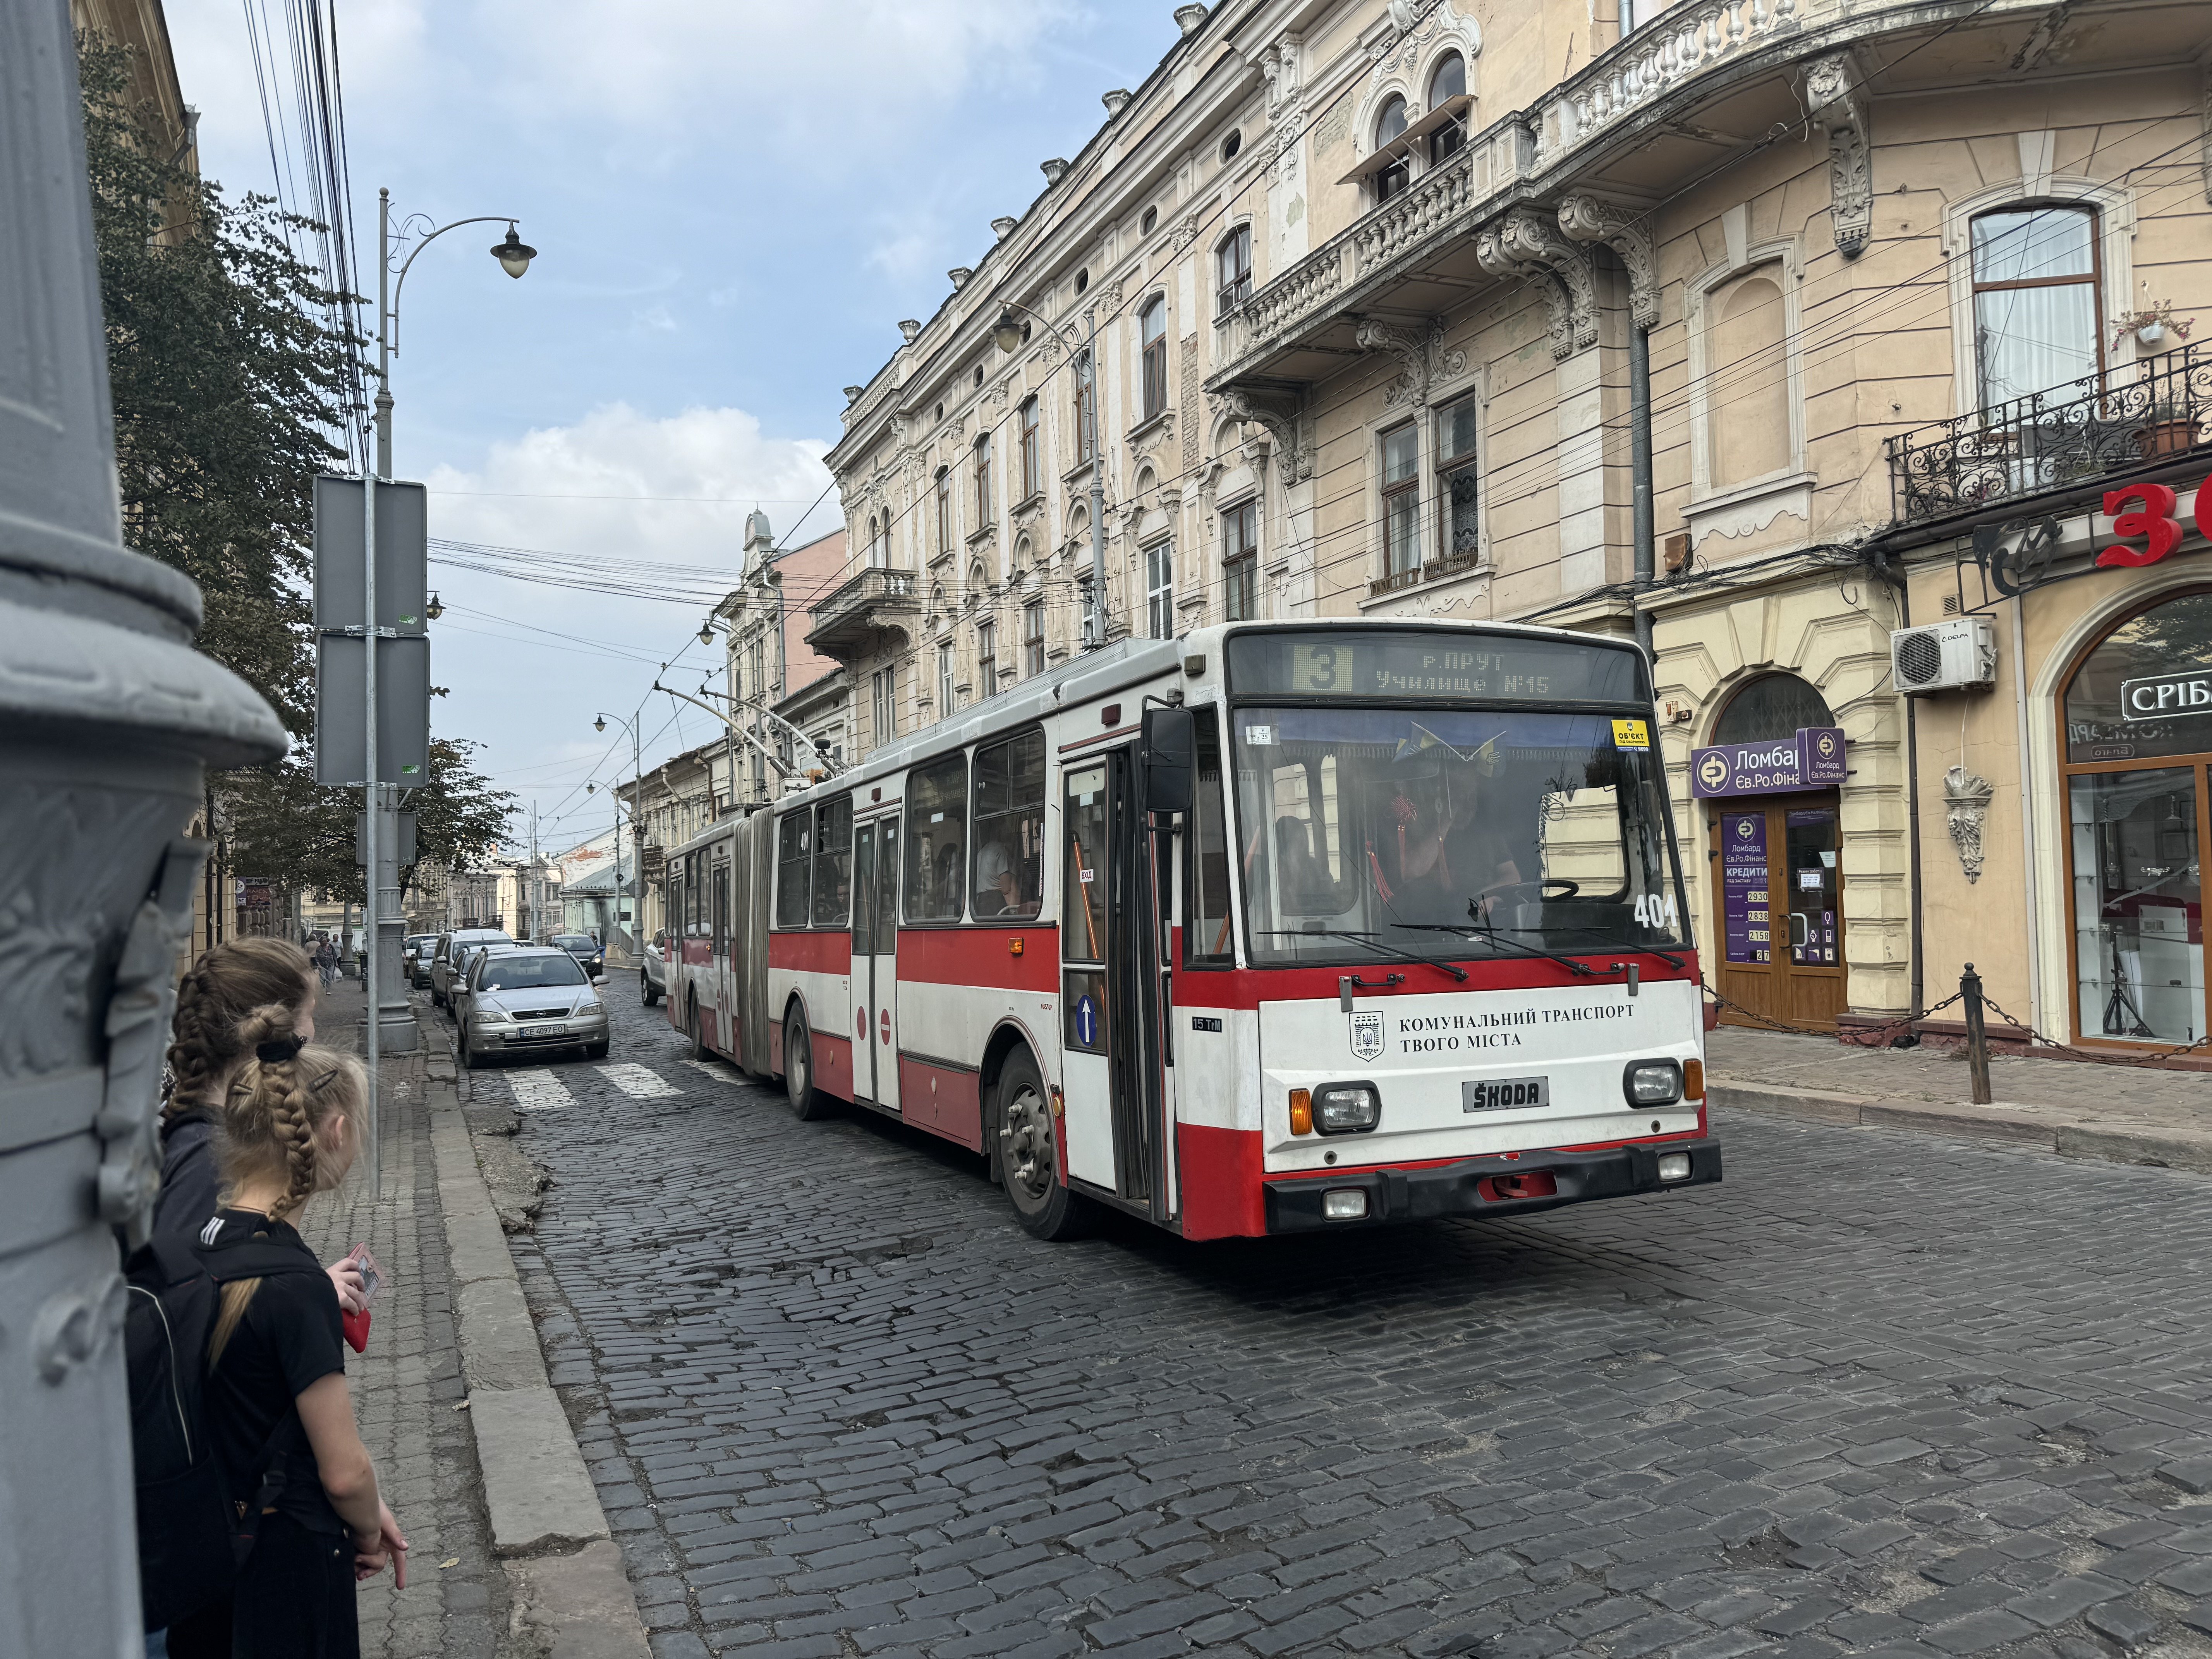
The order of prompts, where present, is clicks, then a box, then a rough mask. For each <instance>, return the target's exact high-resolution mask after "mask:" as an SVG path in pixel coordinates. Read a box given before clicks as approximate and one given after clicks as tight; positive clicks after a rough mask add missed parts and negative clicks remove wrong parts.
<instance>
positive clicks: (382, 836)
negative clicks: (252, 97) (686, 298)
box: [361, 190, 538, 1193]
mask: <svg viewBox="0 0 2212 1659" xmlns="http://www.w3.org/2000/svg"><path fill="white" fill-rule="evenodd" d="M491 222H501V223H504V224H505V225H506V226H507V238H506V240H504V241H502V242H501V243H499V244H498V245H496V246H494V247H493V248H492V250H491V253H492V257H493V258H495V259H497V260H498V261H499V264H500V269H501V270H504V271H506V272H507V275H508V276H516V277H519V276H521V275H522V274H523V272H525V271H526V270H529V269H530V262H531V260H532V259H533V258H536V257H537V254H538V250H537V249H535V248H533V247H529V246H525V245H524V243H523V240H522V239H521V237H520V235H518V234H516V232H515V220H514V217H513V215H511V214H500V215H497V216H495V218H494V217H491V216H486V217H478V218H471V219H456V220H454V221H453V222H452V223H451V224H446V225H440V226H438V227H437V228H435V229H431V230H428V232H427V233H426V234H424V235H423V236H422V240H419V241H417V242H416V244H415V246H414V247H413V248H412V249H411V250H410V251H409V252H408V255H407V258H406V259H405V260H404V262H402V263H401V264H400V265H399V268H398V280H397V281H396V282H395V281H394V280H393V274H394V273H393V270H392V192H391V191H389V190H380V191H377V192H376V471H375V476H374V478H368V479H364V480H362V491H361V500H362V548H363V549H364V550H365V556H364V557H363V558H362V569H363V571H364V572H365V573H366V574H365V580H366V582H367V587H368V592H367V598H368V607H367V609H366V610H365V611H364V612H363V613H362V620H363V621H364V622H365V623H367V625H368V640H367V641H365V643H366V645H367V647H368V648H367V650H366V651H365V652H364V653H362V654H363V657H364V659H365V660H366V662H367V665H368V666H367V668H366V669H365V670H364V674H365V678H366V682H367V684H366V685H365V687H364V690H365V692H366V699H365V706H366V708H367V710H368V713H367V715H366V717H365V720H364V725H365V726H366V727H367V732H366V737H367V743H368V747H367V754H368V773H369V781H368V785H367V787H366V789H365V790H364V799H363V801H362V806H363V807H364V809H365V811H364V812H363V818H364V827H363V834H362V839H363V841H364V842H365V843H366V844H365V845H364V846H363V847H362V854H363V862H364V863H365V865H366V866H367V870H366V872H365V873H366V874H367V876H368V883H367V886H368V915H367V916H366V917H365V918H364V920H365V921H366V923H367V932H368V939H367V941H366V942H367V945H368V956H367V959H366V961H365V963H363V969H364V971H363V975H362V981H363V982H362V991H363V992H364V994H365V995H366V998H367V1000H368V1018H366V1019H365V1020H364V1021H363V1022H362V1024H363V1028H364V1029H363V1031H362V1036H363V1048H364V1050H365V1053H364V1054H363V1058H364V1060H366V1061H367V1069H368V1099H369V1127H368V1134H367V1135H366V1136H365V1139H367V1141H368V1182H369V1190H370V1191H371V1192H372V1193H374V1192H377V1191H380V1189H381V1159H380V1149H379V1147H378V1145H377V1142H378V1139H379V1137H378V1135H377V1133H376V1117H377V1106H378V1102H379V1100H380V1096H379V1094H378V1087H377V1070H378V1060H379V1059H380V1056H381V1054H382V1052H383V1048H384V1045H385V1043H386V1041H387V1040H388V1041H390V1042H391V1043H392V1049H393V1052H395V1053H400V1054H404V1053H408V1052H410V1051H411V1050H412V1049H413V1048H414V1047H415V1023H414V1021H413V1020H412V1019H411V1018H409V1016H408V1012H407V994H406V993H405V991H404V990H403V989H402V988H401V987H400V984H399V979H398V966H399V952H398V950H397V949H396V948H393V947H395V946H397V945H398V943H399V941H400V939H402V938H403V937H404V934H405V933H406V928H407V924H406V921H405V919H404V917H402V916H401V915H399V906H398V899H399V866H398V850H399V834H398V830H399V823H398V814H399V791H398V786H397V785H394V784H387V783H385V782H382V781H380V780H379V778H378V777H377V774H378V773H379V772H380V771H381V770H382V767H381V766H380V764H379V760H380V757H379V755H378V753H377V738H376V714H377V710H376V655H377V638H378V628H377V609H376V486H377V484H378V483H381V482H384V481H386V480H388V479H389V478H390V477H392V358H393V356H396V355H397V354H398V349H399V298H400V295H401V294H402V293H403V292H404V290H405V289H406V286H407V273H408V272H409V271H410V270H412V269H413V268H414V265H415V261H416V259H417V258H421V257H422V250H423V249H424V248H426V247H428V246H430V244H431V243H433V242H435V241H436V240H438V238H439V237H441V236H443V235H444V234H446V233H447V231H449V230H457V229H459V228H460V227H461V226H463V225H474V224H486V223H491ZM425 223H426V224H427V223H428V221H427V220H426V221H425ZM406 224H407V221H402V228H403V229H404V228H405V226H406ZM444 609H445V607H444V606H442V605H440V606H437V607H436V609H435V611H428V608H427V607H426V611H428V614H431V615H438V614H442V613H443V611H444ZM387 907H388V908H387Z"/></svg>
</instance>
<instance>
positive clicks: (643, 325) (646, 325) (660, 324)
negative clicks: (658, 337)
mask: <svg viewBox="0 0 2212 1659" xmlns="http://www.w3.org/2000/svg"><path fill="white" fill-rule="evenodd" d="M630 325H631V326H632V327H634V328H635V329H637V330H638V331H641V332H642V333H646V334H673V333H675V332H676V319H675V317H674V316H673V315H671V313H670V312H669V309H668V307H666V306H647V307H646V308H645V309H644V310H643V311H638V312H633V313H630Z"/></svg>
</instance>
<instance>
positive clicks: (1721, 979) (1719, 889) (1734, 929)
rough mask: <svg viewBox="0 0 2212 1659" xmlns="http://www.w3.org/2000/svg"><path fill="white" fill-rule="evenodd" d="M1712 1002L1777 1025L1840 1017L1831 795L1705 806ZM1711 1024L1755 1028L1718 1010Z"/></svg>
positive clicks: (1838, 898)
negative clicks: (1716, 997)
mask: <svg viewBox="0 0 2212 1659" xmlns="http://www.w3.org/2000/svg"><path fill="white" fill-rule="evenodd" d="M1707 809H1708V810H1707V818H1706V829H1707V830H1708V832H1709V833H1710V834H1711V846H1712V855H1711V857H1712V866H1713V900H1714V902H1713V914H1714V915H1715V916H1717V918H1719V929H1718V931H1719V938H1718V939H1717V941H1716V942H1717V944H1718V945H1719V947H1720V948H1719V950H1718V951H1717V952H1716V958H1717V967H1718V969H1719V973H1718V977H1717V981H1716V984H1717V988H1718V989H1719V991H1720V993H1721V994H1722V995H1723V996H1724V997H1727V998H1728V999H1729V1001H1731V1002H1735V1003H1738V1004H1741V1006H1743V1007H1745V1008H1747V1009H1749V1010H1751V1011H1752V1012H1753V1013H1756V1014H1759V1015H1763V1016H1764V1017H1765V1018H1768V1019H1771V1020H1778V1021H1780V1022H1781V1023H1782V1024H1785V1025H1803V1026H1811V1027H1814V1028H1815V1029H1817V1030H1834V1029H1835V1024H1836V1017H1837V1016H1838V1014H1840V1013H1841V1012H1843V1010H1844V907H1843V885H1844V869H1843V842H1842V836H1841V832H1840V830H1841V826H1840V822H1839V819H1840V814H1839V812H1838V799H1837V797H1836V796H1835V795H1833V794H1804V795H1781V796H1777V797H1774V798H1772V799H1765V800H1761V799H1741V800H1721V801H1711V802H1709V803H1707ZM1721 1018H1722V1020H1723V1022H1725V1023H1727V1024H1739V1025H1756V1024H1758V1022H1757V1021H1756V1020H1753V1019H1750V1018H1747V1017H1746V1016H1745V1015H1743V1014H1741V1013H1739V1012H1736V1010H1735V1009H1734V1008H1731V1007H1729V1006H1726V1005H1725V1004H1723V1006H1722V1009H1721Z"/></svg>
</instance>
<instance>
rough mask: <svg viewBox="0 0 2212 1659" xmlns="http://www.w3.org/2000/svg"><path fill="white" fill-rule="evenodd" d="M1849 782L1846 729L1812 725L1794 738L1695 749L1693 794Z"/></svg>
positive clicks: (1761, 791) (1820, 786)
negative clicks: (1845, 780)
mask: <svg viewBox="0 0 2212 1659" xmlns="http://www.w3.org/2000/svg"><path fill="white" fill-rule="evenodd" d="M1842 781H1844V732H1843V728H1842V727H1841V726H1802V727H1800V728H1799V729H1798V732H1797V734H1796V736H1795V737H1790V738H1770V739H1769V740H1767V741H1765V742H1764V743H1723V744H1715V745H1714V746H1713V747H1711V748H1710V749H1693V750H1691V751H1690V793H1692V795H1696V796H1699V797H1701V798H1702V797H1705V796H1711V795H1760V794H1771V793H1776V792H1778V791H1780V790H1784V789H1826V788H1830V787H1833V786H1835V785H1837V784H1839V783H1841V782H1842Z"/></svg>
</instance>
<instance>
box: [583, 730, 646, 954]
mask: <svg viewBox="0 0 2212 1659" xmlns="http://www.w3.org/2000/svg"><path fill="white" fill-rule="evenodd" d="M639 712H640V713H642V712H643V710H642V708H641V710H640V711H639ZM610 718H611V719H612V720H614V723H615V724H616V725H617V726H628V727H629V771H630V786H629V810H630V816H631V817H633V818H635V817H638V816H640V808H641V804H640V800H639V798H640V797H641V795H643V794H644V793H645V770H644V768H643V767H642V766H641V764H640V763H639V759H638V743H637V720H636V718H635V716H632V717H631V718H630V719H629V720H624V719H623V717H622V716H621V715H620V714H616V715H613V716H611V717H610V716H608V715H606V714H600V715H599V717H598V718H596V719H595V720H592V730H593V731H594V732H604V731H605V730H606V729H607V721H608V720H609V719H610ZM614 798H615V929H616V931H617V933H619V932H620V931H621V929H622V920H623V907H622V902H623V872H622V791H621V790H619V789H617V790H616V791H614ZM630 851H631V856H632V857H633V858H635V860H637V874H638V879H637V880H636V882H635V884H634V885H635V886H637V887H640V888H642V887H643V886H644V885H645V882H644V875H645V848H644V845H643V843H642V842H641V839H640V836H639V832H638V831H637V829H635V826H633V827H632V829H631V832H630ZM631 920H632V921H633V922H634V921H635V920H636V915H635V911H633V913H632V915H631ZM623 949H624V950H626V951H627V950H628V949H629V946H627V945H625V946H624V947H623Z"/></svg>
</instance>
